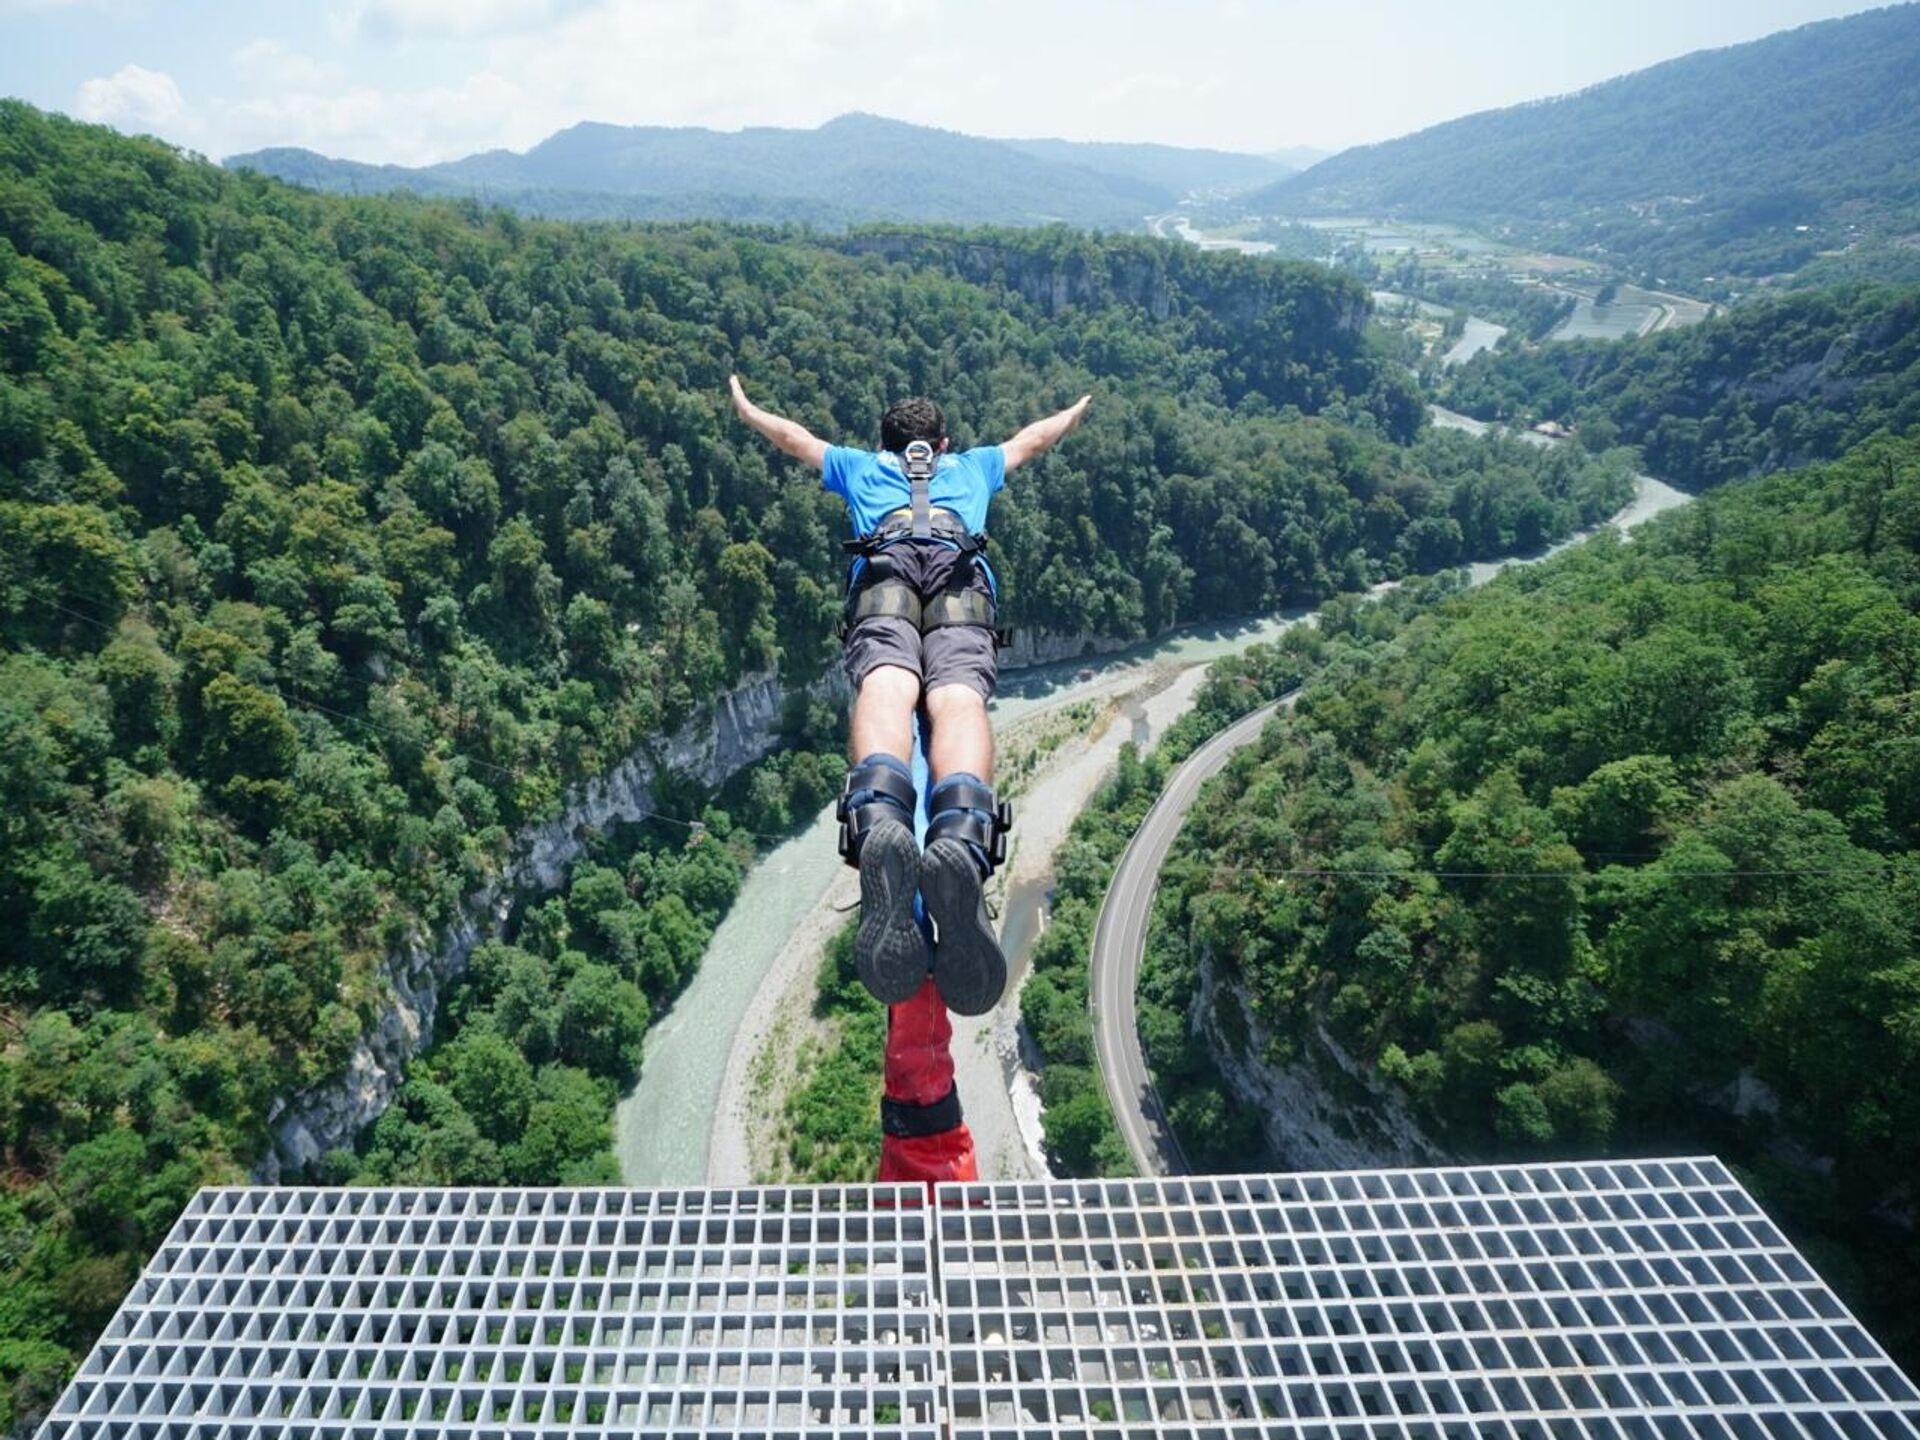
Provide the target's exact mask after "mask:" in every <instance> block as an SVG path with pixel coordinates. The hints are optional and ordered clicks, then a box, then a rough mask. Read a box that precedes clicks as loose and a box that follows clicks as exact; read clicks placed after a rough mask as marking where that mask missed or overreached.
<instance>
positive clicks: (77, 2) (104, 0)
mask: <svg viewBox="0 0 1920 1440" xmlns="http://www.w3.org/2000/svg"><path fill="white" fill-rule="evenodd" d="M82 6H89V7H91V8H93V9H96V10H111V11H114V12H115V13H117V14H121V15H130V14H133V13H134V12H136V11H137V10H138V9H139V8H140V4H139V0H0V15H38V14H44V13H46V12H48V11H53V10H78V9H80V8H81V7H82Z"/></svg>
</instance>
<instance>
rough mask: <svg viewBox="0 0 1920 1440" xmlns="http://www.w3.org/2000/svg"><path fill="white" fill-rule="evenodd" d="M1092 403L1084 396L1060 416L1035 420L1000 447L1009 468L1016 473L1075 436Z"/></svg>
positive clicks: (1091, 400) (1089, 396)
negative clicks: (1066, 439) (1021, 467)
mask: <svg viewBox="0 0 1920 1440" xmlns="http://www.w3.org/2000/svg"><path fill="white" fill-rule="evenodd" d="M1092 402H1093V397H1092V396H1091V395H1082V396H1081V397H1080V398H1079V399H1078V400H1076V401H1074V402H1073V404H1071V405H1069V406H1068V407H1067V408H1066V409H1064V410H1062V411H1060V413H1059V414H1057V415H1049V416H1047V418H1046V419H1044V420H1036V421H1034V422H1033V423H1032V424H1031V425H1029V426H1027V428H1026V429H1024V430H1022V431H1021V432H1020V433H1019V434H1018V435H1015V436H1014V437H1013V438H1012V439H1011V440H1009V441H1007V443H1006V444H1004V445H1002V446H1001V447H1000V449H1001V450H1002V451H1003V452H1004V453H1005V454H1006V457H1007V469H1009V470H1017V469H1019V468H1020V466H1022V465H1024V464H1026V463H1027V461H1029V460H1035V459H1038V458H1039V457H1040V456H1042V455H1044V454H1046V453H1047V451H1049V450H1051V449H1052V448H1053V447H1054V446H1056V445H1058V444H1059V443H1060V442H1061V440H1063V439H1065V438H1066V437H1067V436H1068V435H1070V434H1072V433H1073V431H1074V430H1075V429H1077V428H1078V427H1079V424H1080V417H1081V416H1082V415H1084V414H1086V413H1087V406H1088V405H1089V404H1091V403H1092Z"/></svg>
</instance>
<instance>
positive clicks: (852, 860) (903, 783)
mask: <svg viewBox="0 0 1920 1440" xmlns="http://www.w3.org/2000/svg"><path fill="white" fill-rule="evenodd" d="M919 803H920V793H919V791H917V790H915V789H914V786H913V772H912V771H911V770H909V769H908V768H907V767H906V765H905V764H904V763H903V762H902V761H900V760H897V759H895V758H894V757H893V756H891V755H886V754H873V755H869V756H868V757H867V758H866V759H864V760H862V761H861V762H860V763H859V764H858V765H855V766H854V767H853V768H852V769H851V770H849V771H847V783H846V785H845V786H844V787H843V788H842V789H841V791H840V803H839V804H838V805H836V806H835V807H834V812H833V814H834V818H835V819H836V820H838V821H839V822H840V858H841V859H842V860H845V861H846V862H847V863H848V864H849V865H853V866H858V865H859V863H860V846H861V843H862V842H863V841H864V840H865V839H866V836H867V832H868V831H870V830H872V829H873V827H874V826H876V825H880V824H886V823H889V822H891V823H894V824H900V825H905V826H907V827H908V828H909V829H911V828H912V826H913V810H914V806H916V805H918V804H919Z"/></svg>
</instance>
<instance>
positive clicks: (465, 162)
mask: <svg viewBox="0 0 1920 1440" xmlns="http://www.w3.org/2000/svg"><path fill="white" fill-rule="evenodd" d="M227 164H229V165H231V166H235V167H240V168H246V169H252V170H258V171H260V172H261V173H262V174H265V175H272V176H274V177H276V178H277V179H281V180H289V181H292V182H294V183H296V184H300V185H311V186H313V187H314V188H315V189H319V190H331V191H334V192H336V193H343V194H355V195H382V194H386V193H388V192H389V191H394V190H411V191H414V192H415V193H417V194H421V195H436V196H455V197H458V196H466V197H473V198H478V199H483V200H486V201H488V202H490V203H493V204H497V205H510V206H512V207H513V208H514V209H516V210H519V211H521V212H522V213H525V214H529V215H541V216H545V217H547V218H548V219H570V220H588V219H595V220H608V219H618V220H686V219H700V220H749V221H776V222H778V221H792V222H804V223H809V224H815V225H827V226H844V225H848V224H854V223H858V222H861V221H876V220H891V221H903V220H904V221H918V222H923V223H924V222H929V221H933V222H947V223H953V224H967V225H1040V224H1048V223H1054V222H1064V223H1067V224H1073V225H1086V226H1092V227H1096V228H1100V229H1107V230H1139V229H1140V228H1141V227H1142V222H1143V221H1144V220H1145V218H1146V216H1148V215H1149V214H1152V213H1154V212H1156V211H1160V210H1165V209H1166V208H1167V207H1168V206H1170V205H1173V204H1175V203H1176V202H1177V201H1178V200H1179V199H1180V197H1181V196H1183V195H1185V194H1186V193H1187V192H1188V191H1189V190H1193V189H1198V188H1202V187H1212V188H1220V187H1223V186H1224V187H1228V188H1240V189H1245V188H1248V187H1250V186H1253V185H1258V184H1262V183H1265V182H1267V181H1271V180H1275V179H1278V178H1280V176H1282V175H1284V174H1285V173H1286V167H1284V166H1281V165H1278V164H1275V163H1274V162H1273V161H1270V160H1263V159H1261V158H1259V157H1258V156H1254V155H1234V154H1229V153H1226V152H1223V151H1217V150H1183V149H1179V148H1177V147H1175V146H1171V145H1093V144H1083V143H1077V142H1074V141H1069V140H988V139H981V138H979V137H976V136H972V135H960V134H956V133H954V132H953V131H950V130H936V129H931V128H929V127H927V126H924V125H909V124H907V123H905V122H903V121H899V120H888V119H885V118H883V117H881V116H878V115H842V116H841V117H840V118H839V119H837V120H831V121H828V122H827V123H826V124H825V125H821V126H818V127H817V128H815V129H812V130H786V129H778V128H775V127H772V126H754V127H751V128H748V129H745V130H739V131H719V130H703V129H698V128H695V127H664V126H652V125H596V124H581V125H574V126H571V127H569V128H568V129H565V130H562V131H561V132H559V133H558V134H556V135H552V136H550V137H548V138H547V139H546V140H543V141H541V142H540V144H538V145H536V146H534V147H533V148H532V149H530V150H528V151H527V152H526V153H525V154H517V153H515V152H513V151H507V150H490V151H487V152H485V153H484V154H479V155H469V156H466V157H464V158H463V159H459V160H449V161H446V162H444V163H442V164H438V165H425V166H419V167H416V168H408V167H406V166H401V165H366V164H361V163H358V162H356V161H352V160H334V159H329V158H328V157H326V156H324V155H316V154H314V153H313V152H312V151H310V150H296V149H276V150H260V151H256V152H254V153H252V154H247V155H235V156H233V157H231V158H230V159H229V160H228V161H227Z"/></svg>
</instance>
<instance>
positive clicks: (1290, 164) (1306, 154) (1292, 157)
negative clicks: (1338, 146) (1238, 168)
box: [1260, 145, 1333, 170]
mask: <svg viewBox="0 0 1920 1440" xmlns="http://www.w3.org/2000/svg"><path fill="white" fill-rule="evenodd" d="M1331 154H1333V151H1331V150H1316V149H1315V148H1314V147H1313V146H1311V145H1288V146H1284V147H1282V148H1281V149H1279V150H1263V151H1261V153H1260V158H1261V159H1263V160H1271V161H1273V163H1274V164H1276V165H1278V166H1280V167H1282V168H1283V169H1287V170H1305V169H1307V168H1308V167H1309V166H1313V165H1318V164H1319V163H1320V162H1321V161H1322V160H1324V159H1326V158H1327V157H1328V156H1329V155H1331Z"/></svg>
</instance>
